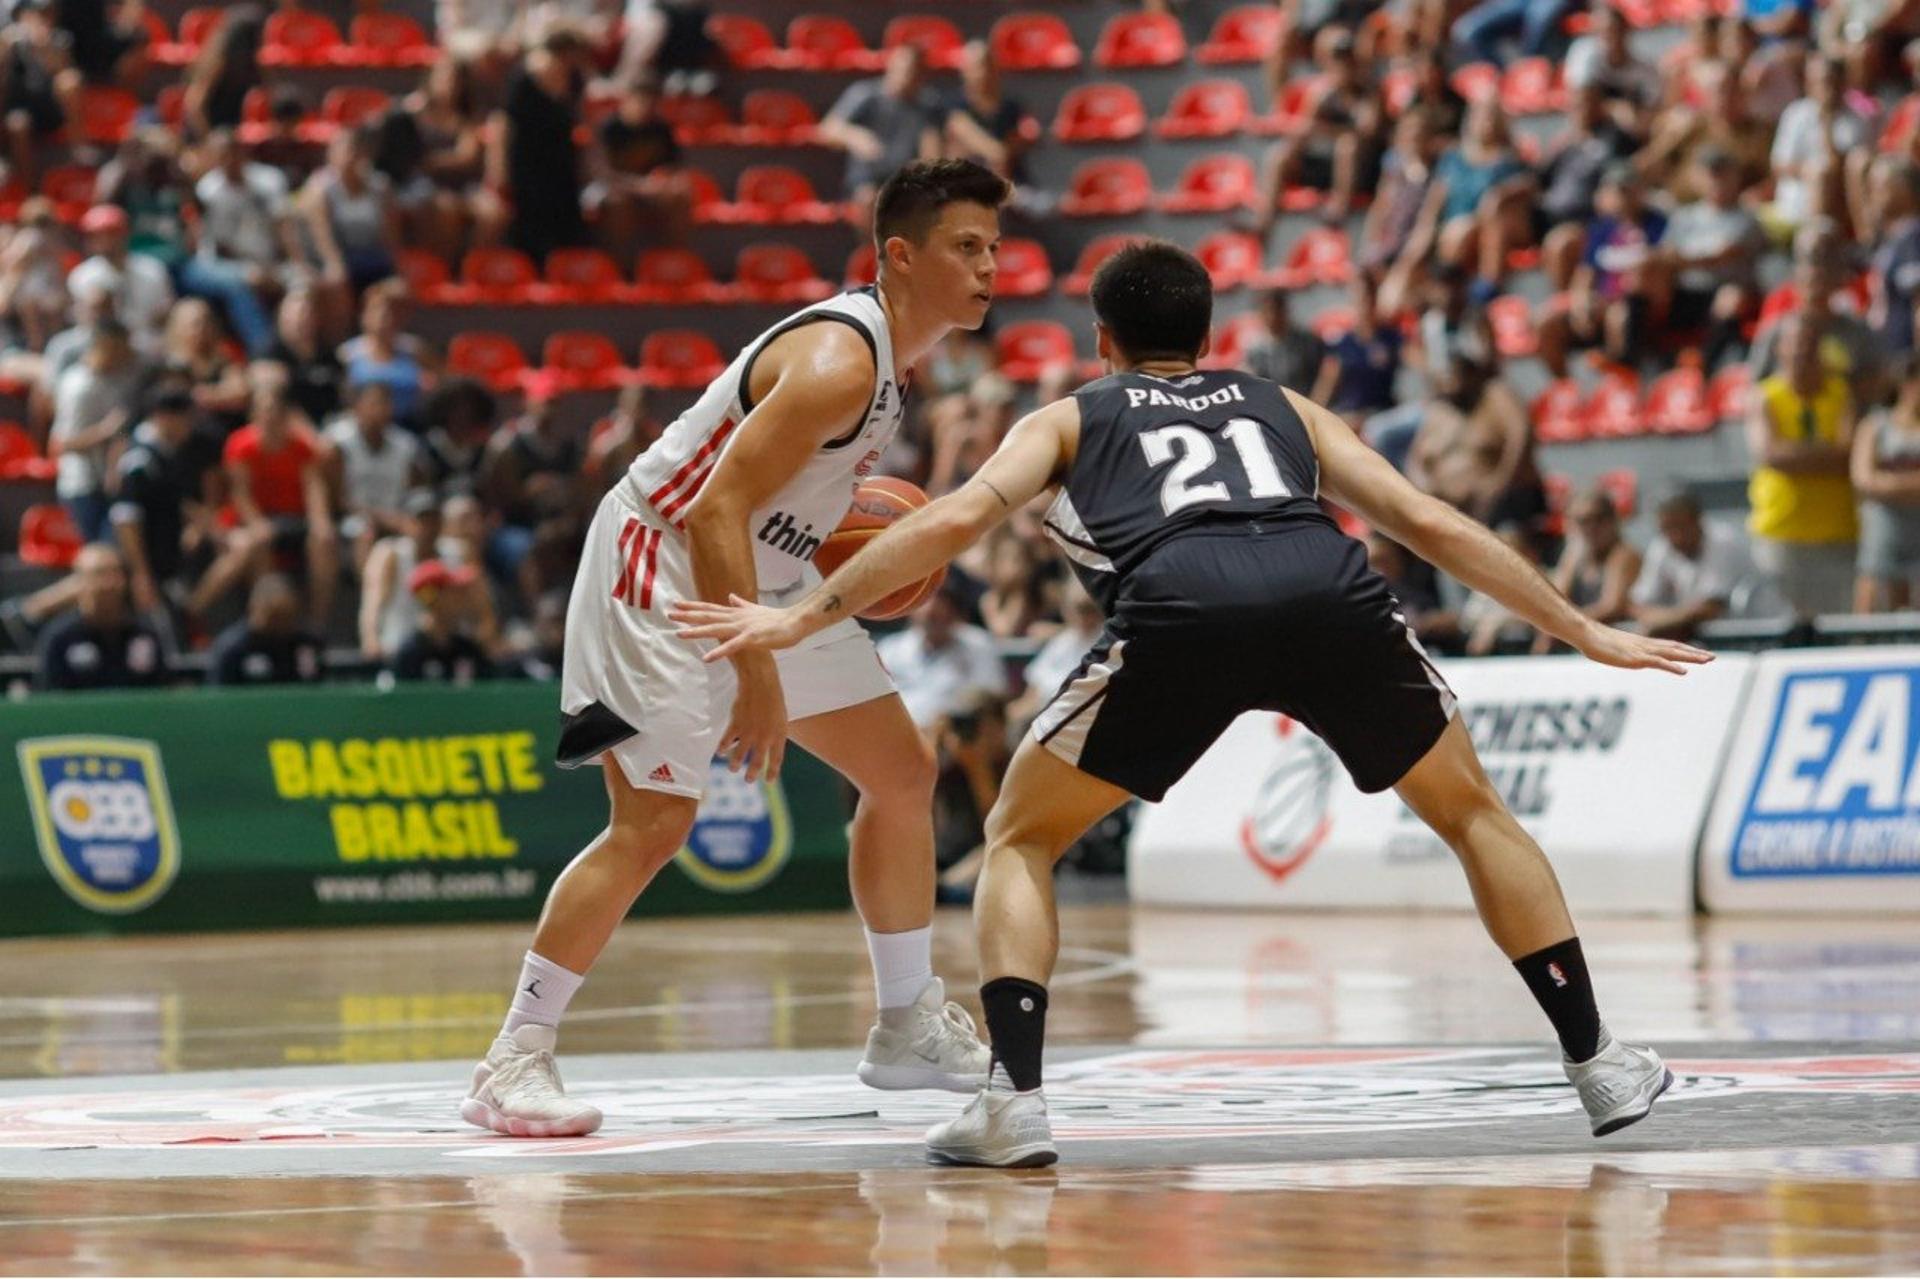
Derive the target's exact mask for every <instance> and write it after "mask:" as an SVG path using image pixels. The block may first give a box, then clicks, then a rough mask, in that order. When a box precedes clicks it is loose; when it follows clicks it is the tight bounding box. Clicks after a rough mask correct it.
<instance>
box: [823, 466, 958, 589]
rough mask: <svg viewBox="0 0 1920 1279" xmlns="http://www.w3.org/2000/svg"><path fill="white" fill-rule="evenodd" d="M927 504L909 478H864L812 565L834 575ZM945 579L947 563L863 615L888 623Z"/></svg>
mask: <svg viewBox="0 0 1920 1279" xmlns="http://www.w3.org/2000/svg"><path fill="white" fill-rule="evenodd" d="M926 504H927V495H926V494H925V493H923V492H921V491H920V488H919V486H918V485H915V484H912V483H909V482H908V481H906V480H899V479H895V478H893V477H892V476H890V475H882V476H879V477H876V478H874V479H870V480H861V481H860V483H859V485H858V486H856V487H855V488H854V490H853V505H852V506H851V507H849V508H847V514H846V518H845V519H843V520H841V521H840V526H839V527H838V528H836V529H834V530H833V532H832V534H831V535H829V536H828V538H827V540H826V541H825V542H823V543H821V546H820V549H819V550H817V551H815V552H814V553H813V566H814V567H815V568H817V569H819V570H820V576H822V577H828V576H831V575H832V573H833V571H834V570H835V569H837V568H839V567H840V566H841V565H842V564H845V563H846V562H847V561H848V560H850V559H852V558H853V557H854V555H855V553H856V552H858V551H859V550H860V548H861V547H863V546H865V545H866V544H867V543H868V542H870V541H872V540H873V539H874V538H875V537H878V536H879V535H880V533H881V532H882V531H883V530H885V529H886V528H887V527H888V526H889V525H891V524H892V523H893V522H894V521H895V520H897V519H899V518H900V517H901V516H903V515H905V514H906V513H907V512H909V511H913V510H918V509H919V508H920V507H922V506H925V505H926ZM946 580H947V570H946V566H945V565H942V566H941V567H939V568H937V569H935V570H934V571H933V572H932V573H930V574H928V575H927V576H926V577H923V578H921V579H920V580H919V581H917V582H914V583H911V584H909V585H907V586H903V587H901V588H900V589H899V590H897V591H895V592H893V593H892V594H891V595H887V596H884V597H882V598H881V599H879V600H876V601H875V602H874V603H873V605H872V606H871V607H869V608H868V609H867V610H866V611H865V612H863V613H861V614H860V616H861V617H863V618H865V619H866V620H867V621H869V622H886V621H891V620H893V619H894V618H896V617H904V616H906V615H907V614H908V613H911V612H912V611H913V610H914V609H916V608H918V607H920V605H921V604H923V603H925V602H926V600H927V597H928V596H930V595H932V594H933V593H934V592H935V591H937V590H939V589H940V583H942V582H944V581H946Z"/></svg>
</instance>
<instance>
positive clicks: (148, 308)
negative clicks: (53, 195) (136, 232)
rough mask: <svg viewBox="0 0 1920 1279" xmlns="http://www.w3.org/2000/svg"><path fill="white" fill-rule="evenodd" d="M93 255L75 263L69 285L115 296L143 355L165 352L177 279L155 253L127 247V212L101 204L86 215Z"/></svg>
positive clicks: (120, 314)
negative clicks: (163, 344)
mask: <svg viewBox="0 0 1920 1279" xmlns="http://www.w3.org/2000/svg"><path fill="white" fill-rule="evenodd" d="M80 230H81V231H82V232H83V233H84V234H85V235H86V237H87V247H88V248H89V249H90V250H92V252H93V256H92V257H90V258H88V259H87V260H86V261H84V262H82V263H81V264H80V265H79V266H76V267H75V268H73V271H72V273H71V274H69V275H68V276H67V290H68V291H69V292H70V293H72V294H73V295H74V296H75V297H79V296H81V295H82V294H83V293H98V294H104V295H105V296H107V297H109V298H111V299H112V302H113V314H114V315H115V316H116V317H118V318H119V320H120V322H121V323H122V324H124V325H126V326H127V331H128V333H130V334H132V336H133V345H134V348H135V349H136V350H138V351H139V352H140V353H141V354H142V355H158V354H159V353H160V347H161V339H162V336H163V330H164V329H165V327H166V323H167V312H168V311H169V310H171V309H172V307H173V280H172V278H171V277H170V276H169V275H168V274H167V268H166V267H165V266H163V265H161V264H160V263H159V262H158V261H156V260H155V259H153V258H150V257H146V256H144V255H142V254H138V253H131V252H129V251H128V249H127V243H128V235H129V233H128V224H127V211H126V210H125V209H122V208H120V207H119V206H118V205H112V204H96V205H94V206H93V207H92V208H91V209H88V210H87V212H86V216H85V217H83V218H81V219H80Z"/></svg>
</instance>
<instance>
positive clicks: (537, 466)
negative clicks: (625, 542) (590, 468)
mask: <svg viewBox="0 0 1920 1279" xmlns="http://www.w3.org/2000/svg"><path fill="white" fill-rule="evenodd" d="M581 469H582V468H581V450H580V443H579V440H578V439H577V437H576V436H575V434H574V432H572V431H569V430H568V429H566V425H565V424H564V423H563V422H562V421H561V420H560V417H559V415H558V414H557V413H556V412H555V411H554V403H553V400H552V398H551V397H549V396H545V395H534V396H532V397H531V398H529V399H528V401H527V411H526V412H525V413H524V414H522V415H521V416H520V417H518V418H515V419H514V420H513V421H511V422H508V423H507V424H506V425H505V426H502V427H501V428H500V430H499V431H498V432H496V433H495V435H494V437H493V440H492V441H491V442H490V443H489V444H488V445H487V453H486V458H485V460H484V461H482V462H481V464H480V475H479V489H478V491H479V494H480V497H481V500H482V501H484V502H485V503H486V506H487V509H488V511H490V512H491V513H492V514H493V515H495V516H496V517H498V519H499V521H500V524H499V526H498V527H497V528H496V529H495V530H494V533H493V536H492V537H491V538H490V539H489V540H488V542H487V556H486V567H487V571H488V572H489V573H491V574H492V575H493V577H494V578H495V579H496V580H497V581H501V582H512V581H515V580H516V579H517V578H518V576H519V573H520V566H521V564H522V562H523V561H525V559H526V558H527V555H528V553H529V552H530V551H531V550H532V549H533V542H534V533H535V530H536V529H538V527H539V526H540V525H541V523H542V522H544V521H545V520H548V519H550V518H552V517H555V516H566V515H574V514H578V513H579V511H580V510H581V509H582V508H583V506H584V504H585V496H584V491H583V489H582V486H581Z"/></svg>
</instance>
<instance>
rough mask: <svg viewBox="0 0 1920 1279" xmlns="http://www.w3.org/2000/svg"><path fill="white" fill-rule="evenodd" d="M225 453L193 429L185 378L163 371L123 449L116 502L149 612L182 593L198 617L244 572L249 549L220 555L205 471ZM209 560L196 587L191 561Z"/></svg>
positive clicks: (117, 523)
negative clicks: (142, 418)
mask: <svg viewBox="0 0 1920 1279" xmlns="http://www.w3.org/2000/svg"><path fill="white" fill-rule="evenodd" d="M219 458H220V453H219V446H218V445H217V444H215V443H214V442H213V441H212V440H211V439H209V438H208V437H206V436H204V435H201V434H200V433H198V432H197V431H195V430H194V410H193V393H192V389H191V387H190V386H189V384H188V383H187V381H186V379H185V378H184V377H180V376H178V375H175V376H172V377H167V378H163V379H162V382H161V386H160V388H159V389H158V392H157V393H156V394H155V395H154V396H153V398H152V400H151V402H150V404H149V409H148V413H147V418H146V420H145V421H144V422H142V423H141V424H140V425H139V426H137V427H135V428H134V431H133V443H132V445H131V446H129V447H128V449H127V451H126V452H125V453H123V454H121V455H120V461H119V464H118V466H117V467H116V468H115V475H116V480H117V483H116V485H115V492H114V501H113V506H112V508H111V516H112V521H113V531H114V534H115V537H116V539H117V540H118V542H119V546H120V552H121V555H122V557H123V559H124V560H125V562H126V565H127V569H128V580H129V582H130V584H131V586H132V589H133V604H134V607H135V608H136V609H137V610H138V611H139V612H140V613H142V614H144V615H147V616H150V617H151V616H157V615H160V616H163V615H164V614H165V611H166V609H167V606H168V604H169V602H170V599H173V598H178V599H179V600H180V601H181V602H182V603H183V604H184V605H185V607H186V611H187V612H188V613H189V614H192V615H195V616H198V615H200V614H202V613H204V611H205V607H206V605H207V603H208V602H209V601H210V600H213V599H218V598H219V597H220V596H222V595H224V594H225V593H226V592H227V591H228V590H229V589H231V588H232V585H233V584H234V583H235V582H236V581H238V580H239V575H240V574H241V573H243V572H244V571H245V568H246V557H245V554H244V552H241V553H239V554H231V553H230V554H228V555H226V556H224V557H218V548H219V546H220V541H221V539H220V537H219V532H218V530H217V529H216V528H215V526H214V523H213V512H212V511H211V509H210V508H209V507H208V505H207V502H206V476H207V472H208V471H210V470H212V469H214V468H215V467H216V466H217V465H218V464H219ZM210 560H211V561H212V563H213V567H211V568H209V569H208V570H207V573H206V575H205V578H204V579H203V581H202V583H201V589H200V590H198V591H193V590H192V588H193V586H194V583H193V582H192V581H190V580H189V577H188V569H189V565H191V564H195V563H198V564H201V565H205V564H206V563H207V562H208V561H210ZM176 593H177V595H176Z"/></svg>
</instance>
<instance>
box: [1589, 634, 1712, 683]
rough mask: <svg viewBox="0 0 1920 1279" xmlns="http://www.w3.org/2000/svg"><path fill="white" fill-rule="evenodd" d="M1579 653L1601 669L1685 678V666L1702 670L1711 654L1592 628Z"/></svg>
mask: <svg viewBox="0 0 1920 1279" xmlns="http://www.w3.org/2000/svg"><path fill="white" fill-rule="evenodd" d="M1577 646H1578V648H1579V649H1580V651H1581V652H1582V653H1584V654H1586V656H1587V657H1588V658H1589V659H1591V660H1592V661H1596V662H1599V663H1600V664H1601V665H1602V666H1618V667H1621V668H1622V669H1625V670H1630V671H1634V670H1647V669H1653V670H1661V671H1667V672H1670V673H1672V674H1674V675H1685V674H1686V673H1687V667H1689V666H1704V665H1706V664H1707V663H1708V662H1711V661H1712V660H1713V654H1712V653H1709V652H1707V651H1706V650H1705V649H1703V648H1695V647H1694V646H1693V645H1691V644H1682V643H1681V642H1680V641H1679V640H1666V639H1654V638H1652V637H1651V636H1647V635H1635V634H1633V633H1632V632H1630V631H1622V630H1616V629H1615V628H1614V627H1611V626H1601V625H1599V624H1597V623H1596V624H1594V625H1593V626H1592V627H1590V628H1589V629H1588V631H1587V633H1586V634H1585V635H1583V636H1581V637H1580V640H1579V642H1578V645H1577Z"/></svg>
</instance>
